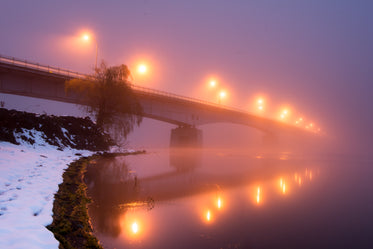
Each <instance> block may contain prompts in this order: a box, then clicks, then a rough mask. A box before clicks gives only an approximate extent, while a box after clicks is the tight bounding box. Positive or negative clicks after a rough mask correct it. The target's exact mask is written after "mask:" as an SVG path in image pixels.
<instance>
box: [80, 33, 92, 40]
mask: <svg viewBox="0 0 373 249" xmlns="http://www.w3.org/2000/svg"><path fill="white" fill-rule="evenodd" d="M89 38H90V37H89V35H88V34H84V35H83V36H82V39H83V40H84V41H88V40H89Z"/></svg>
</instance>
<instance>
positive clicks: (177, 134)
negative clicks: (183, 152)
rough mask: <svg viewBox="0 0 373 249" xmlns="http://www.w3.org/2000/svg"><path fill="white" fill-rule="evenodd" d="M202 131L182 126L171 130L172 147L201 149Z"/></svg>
mask: <svg viewBox="0 0 373 249" xmlns="http://www.w3.org/2000/svg"><path fill="white" fill-rule="evenodd" d="M201 146H202V130H200V129H197V128H195V127H191V126H181V127H177V128H175V129H172V130H171V139H170V147H201Z"/></svg>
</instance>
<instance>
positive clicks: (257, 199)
mask: <svg viewBox="0 0 373 249" xmlns="http://www.w3.org/2000/svg"><path fill="white" fill-rule="evenodd" d="M259 202H260V187H258V189H257V193H256V203H258V204H259Z"/></svg>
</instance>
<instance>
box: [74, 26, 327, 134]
mask: <svg viewBox="0 0 373 249" xmlns="http://www.w3.org/2000/svg"><path fill="white" fill-rule="evenodd" d="M81 37H82V40H83V41H85V42H94V43H95V45H96V56H95V69H96V68H97V58H98V43H97V40H96V39H94V37H93V36H92V35H91V34H90V33H88V32H84V33H83V34H82V35H81ZM147 72H148V65H147V64H145V63H139V64H138V65H137V73H139V74H140V75H145V74H146V73H147ZM219 85H220V84H219V82H218V80H216V79H214V78H212V79H210V80H209V81H208V88H209V89H210V90H212V91H214V93H216V96H217V102H218V104H222V103H223V101H224V99H226V98H227V97H228V92H227V90H225V89H224V88H219ZM248 109H249V110H250V111H251V112H254V113H256V114H258V115H262V116H266V117H268V118H272V119H278V120H280V121H282V122H287V123H289V124H293V125H295V126H298V127H301V128H304V129H307V130H310V131H312V132H315V133H320V131H321V129H320V128H319V127H317V126H316V125H315V123H314V122H312V121H308V122H307V121H306V119H305V118H304V117H303V116H298V117H297V118H294V115H292V112H291V111H290V108H288V107H284V108H280V109H279V110H278V111H276V112H275V113H274V114H273V113H272V114H270V113H269V112H268V106H267V101H266V99H265V98H264V97H255V98H254V104H252V105H251V107H249V108H248Z"/></svg>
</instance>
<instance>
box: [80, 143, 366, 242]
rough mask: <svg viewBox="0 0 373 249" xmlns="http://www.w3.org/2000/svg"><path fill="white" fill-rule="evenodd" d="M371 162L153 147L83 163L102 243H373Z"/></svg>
mask: <svg viewBox="0 0 373 249" xmlns="http://www.w3.org/2000/svg"><path fill="white" fill-rule="evenodd" d="M372 166H373V163H372V161H371V160H366V159H365V160H363V159H361V158H358V157H355V158H353V157H341V156H336V155H333V156H331V155H329V156H326V155H324V156H305V155H293V154H287V153H283V154H260V153H249V152H245V151H241V150H209V149H204V150H192V149H190V150H171V149H170V150H168V149H165V150H155V151H151V152H149V153H147V154H142V155H133V156H132V155H131V156H126V157H117V158H115V159H102V160H98V161H94V162H92V163H91V164H90V165H89V167H88V170H87V172H86V177H85V181H86V183H87V186H88V194H89V196H90V197H91V198H92V199H93V202H92V204H91V205H90V206H89V215H90V217H91V220H92V225H93V227H94V233H95V235H96V236H97V238H98V239H99V240H100V241H101V243H102V245H103V246H104V247H105V248H373V242H372V231H373V224H372V222H373V211H372V210H373V197H372V196H373V195H372V193H373V183H372V179H373V168H372Z"/></svg>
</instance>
